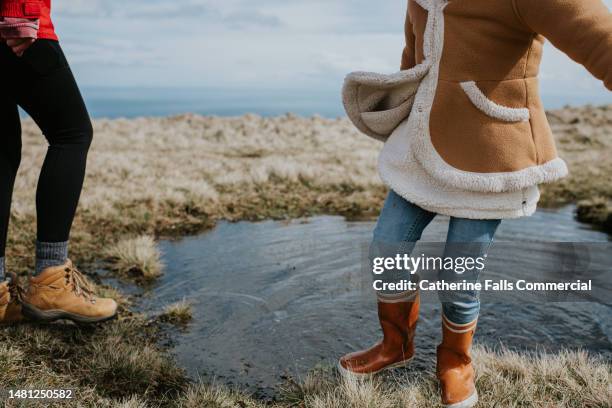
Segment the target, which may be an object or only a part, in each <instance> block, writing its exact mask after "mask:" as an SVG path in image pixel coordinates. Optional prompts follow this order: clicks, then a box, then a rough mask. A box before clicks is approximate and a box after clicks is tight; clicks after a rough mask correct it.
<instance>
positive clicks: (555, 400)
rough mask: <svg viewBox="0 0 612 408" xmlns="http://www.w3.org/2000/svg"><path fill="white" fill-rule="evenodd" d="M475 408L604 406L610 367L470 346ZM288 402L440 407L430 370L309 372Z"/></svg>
mask: <svg viewBox="0 0 612 408" xmlns="http://www.w3.org/2000/svg"><path fill="white" fill-rule="evenodd" d="M474 362H475V366H476V373H477V380H476V383H477V384H476V386H477V388H478V391H479V396H480V403H479V405H478V406H479V407H572V408H574V407H575V408H583V407H591V408H595V407H600V408H604V407H609V406H610V405H609V404H610V401H612V387H611V386H610V384H611V380H612V369H611V367H610V365H609V364H606V363H605V362H603V361H599V360H597V359H595V358H591V357H589V356H588V355H587V354H586V353H584V352H562V353H559V354H556V355H550V354H524V353H520V354H519V353H516V352H512V351H508V350H501V351H499V352H497V353H495V352H492V351H491V350H487V349H485V348H482V347H475V349H474ZM288 401H290V402H291V403H293V404H296V405H299V406H304V407H308V408H374V407H375V408H394V407H411V408H431V407H440V406H441V404H440V402H439V396H438V386H437V382H436V380H435V377H434V374H433V373H423V374H421V375H420V376H418V375H415V374H414V373H407V374H402V373H401V372H398V374H396V375H394V376H390V377H387V378H383V377H377V378H373V379H369V380H360V379H356V378H355V377H352V378H339V377H338V376H337V375H336V374H335V373H334V372H332V371H327V372H325V371H319V372H316V373H314V374H311V376H310V377H309V378H307V379H306V380H305V381H304V383H303V384H300V385H296V386H294V388H293V389H292V390H289V391H288Z"/></svg>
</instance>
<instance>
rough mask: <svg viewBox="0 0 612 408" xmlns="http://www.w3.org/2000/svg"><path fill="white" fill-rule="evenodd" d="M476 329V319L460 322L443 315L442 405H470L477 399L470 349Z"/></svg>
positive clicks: (458, 407) (457, 407) (439, 373)
mask: <svg viewBox="0 0 612 408" xmlns="http://www.w3.org/2000/svg"><path fill="white" fill-rule="evenodd" d="M475 332H476V320H474V321H473V322H471V323H468V324H463V325H459V324H454V323H451V322H450V321H449V320H448V319H447V318H446V317H445V316H444V315H442V344H440V345H439V346H438V366H437V370H436V371H437V376H438V380H440V389H441V393H442V405H444V407H446V408H469V407H473V406H474V405H476V403H477V402H478V393H477V392H476V385H475V384H474V367H473V366H472V356H471V352H470V350H471V348H472V339H473V338H474V333H475Z"/></svg>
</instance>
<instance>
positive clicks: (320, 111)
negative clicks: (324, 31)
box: [81, 84, 612, 118]
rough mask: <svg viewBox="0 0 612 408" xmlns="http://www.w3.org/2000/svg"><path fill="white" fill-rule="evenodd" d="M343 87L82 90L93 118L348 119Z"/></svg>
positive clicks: (603, 99)
mask: <svg viewBox="0 0 612 408" xmlns="http://www.w3.org/2000/svg"><path fill="white" fill-rule="evenodd" d="M340 88H341V84H338V87H337V88H334V87H329V88H325V89H269V90H266V89H263V90H262V89H258V90H257V89H237V88H235V89H226V88H197V87H194V88H113V87H82V89H81V91H82V93H83V96H84V98H85V101H86V103H87V107H88V109H89V112H90V115H91V116H92V117H94V118H119V117H125V118H133V117H138V116H168V115H176V114H181V113H188V112H189V113H198V114H202V115H218V116H239V115H244V114H247V113H255V114H258V115H262V116H278V115H283V114H285V113H288V112H291V113H294V114H297V115H300V116H312V115H315V114H316V115H321V116H323V117H328V118H336V117H339V116H344V109H343V107H342V101H341V97H340ZM543 100H544V105H545V106H546V108H547V109H556V108H561V107H563V106H565V105H571V106H581V105H586V104H592V105H603V104H610V103H612V94H611V93H607V94H599V93H598V94H593V95H570V94H547V93H544V94H543Z"/></svg>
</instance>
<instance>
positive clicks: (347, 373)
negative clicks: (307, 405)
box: [338, 357, 454, 408]
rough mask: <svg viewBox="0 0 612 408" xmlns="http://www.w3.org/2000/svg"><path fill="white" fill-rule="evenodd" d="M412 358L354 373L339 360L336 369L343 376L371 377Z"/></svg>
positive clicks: (403, 363) (399, 365) (399, 366)
mask: <svg viewBox="0 0 612 408" xmlns="http://www.w3.org/2000/svg"><path fill="white" fill-rule="evenodd" d="M413 358H414V357H410V358H408V359H406V360H404V361H400V362H397V363H393V364H390V365H388V366H386V367H383V368H381V369H380V370H378V371H374V372H371V373H355V372H353V371H351V370H348V369H346V368H344V367H342V364H341V363H340V361H338V371H339V372H340V374H341V375H342V376H343V377H351V376H352V377H357V378H369V377H372V376H374V375H376V374H380V373H382V372H383V371H387V370H393V369H394V368H402V367H406V366H407V365H408V364H409V363H410V361H412V359H413ZM453 408H454V407H453Z"/></svg>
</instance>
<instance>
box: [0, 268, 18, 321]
mask: <svg viewBox="0 0 612 408" xmlns="http://www.w3.org/2000/svg"><path fill="white" fill-rule="evenodd" d="M7 276H8V278H9V280H6V281H4V282H2V283H0V325H5V324H14V323H19V322H20V321H22V320H23V315H22V314H21V299H22V297H23V288H22V287H21V286H20V285H19V278H18V277H17V275H15V274H14V273H7Z"/></svg>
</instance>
